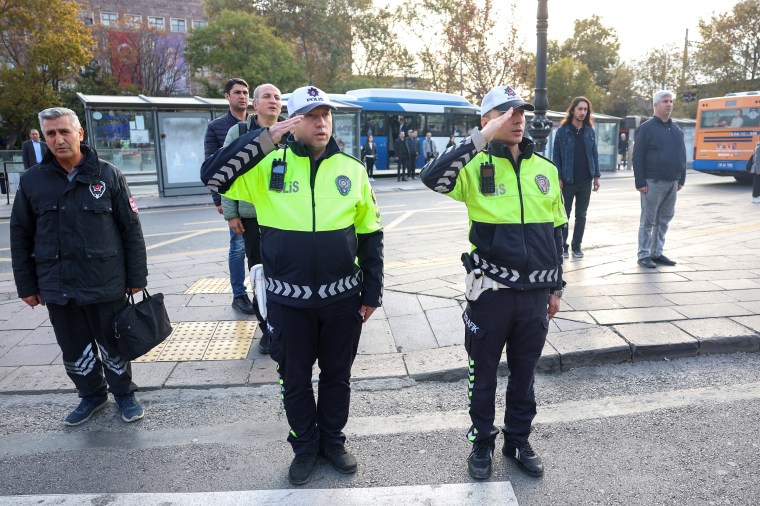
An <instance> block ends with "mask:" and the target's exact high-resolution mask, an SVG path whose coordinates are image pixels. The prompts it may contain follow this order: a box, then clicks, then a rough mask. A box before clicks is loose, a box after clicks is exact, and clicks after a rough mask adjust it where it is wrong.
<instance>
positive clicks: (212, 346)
mask: <svg viewBox="0 0 760 506" xmlns="http://www.w3.org/2000/svg"><path fill="white" fill-rule="evenodd" d="M256 325H258V322H255V321H253V322H252V321H223V322H176V323H174V324H172V327H173V330H172V333H171V334H170V335H169V337H167V338H166V340H165V341H164V342H163V343H161V344H159V345H158V346H156V347H155V348H153V349H152V350H150V351H149V352H148V353H146V354H145V355H143V356H142V357H139V358H137V359H135V360H134V362H185V361H188V360H242V359H244V358H246V357H247V356H248V352H249V351H250V348H251V343H252V342H253V332H254V331H255V330H256Z"/></svg>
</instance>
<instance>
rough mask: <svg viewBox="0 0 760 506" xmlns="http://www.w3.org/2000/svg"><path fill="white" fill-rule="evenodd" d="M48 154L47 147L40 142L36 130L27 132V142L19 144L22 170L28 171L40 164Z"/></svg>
mask: <svg viewBox="0 0 760 506" xmlns="http://www.w3.org/2000/svg"><path fill="white" fill-rule="evenodd" d="M47 152H48V146H47V144H45V143H44V142H42V141H41V140H40V133H39V132H38V131H37V129H36V128H32V129H31V130H30V131H29V140H28V141H24V142H22V143H21V158H22V159H23V160H24V169H30V168H32V167H34V166H35V165H37V164H38V163H40V162H41V161H42V159H43V158H44V156H45V154H46V153H47Z"/></svg>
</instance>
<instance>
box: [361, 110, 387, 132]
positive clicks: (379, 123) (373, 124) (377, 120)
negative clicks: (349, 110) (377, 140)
mask: <svg viewBox="0 0 760 506" xmlns="http://www.w3.org/2000/svg"><path fill="white" fill-rule="evenodd" d="M363 116H364V122H363V124H362V136H366V135H369V134H372V135H374V136H375V137H377V136H381V137H383V136H386V135H388V128H387V125H386V124H385V113H384V112H366V113H364V114H363Z"/></svg>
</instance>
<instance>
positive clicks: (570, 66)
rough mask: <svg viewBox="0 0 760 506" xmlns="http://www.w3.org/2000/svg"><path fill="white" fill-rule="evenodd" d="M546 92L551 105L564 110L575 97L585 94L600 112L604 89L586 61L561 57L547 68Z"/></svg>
mask: <svg viewBox="0 0 760 506" xmlns="http://www.w3.org/2000/svg"><path fill="white" fill-rule="evenodd" d="M546 94H547V97H548V99H549V107H550V108H551V109H553V110H555V111H564V110H565V109H567V106H568V105H570V102H571V101H572V100H573V98H575V97H579V96H585V97H586V98H588V99H589V100H590V101H591V103H592V104H593V105H594V107H595V109H596V110H597V112H598V109H599V105H600V102H601V98H602V90H601V89H600V88H599V86H597V85H596V83H595V82H594V75H593V74H592V72H591V70H589V68H588V67H587V66H586V64H585V63H583V62H580V61H577V60H574V59H572V58H568V57H564V58H560V59H559V61H558V62H557V63H554V64H552V65H549V67H548V68H547V69H546Z"/></svg>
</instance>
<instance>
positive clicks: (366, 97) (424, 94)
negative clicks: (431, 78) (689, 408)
mask: <svg viewBox="0 0 760 506" xmlns="http://www.w3.org/2000/svg"><path fill="white" fill-rule="evenodd" d="M348 95H353V96H354V97H356V99H357V100H358V101H359V102H385V103H406V104H436V105H447V106H455V107H457V106H458V107H474V106H473V104H471V103H469V102H468V101H467V100H465V99H464V98H462V97H460V96H459V95H454V94H452V93H441V92H437V91H425V90H404V89H395V88H362V89H360V90H350V91H349V92H348Z"/></svg>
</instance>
